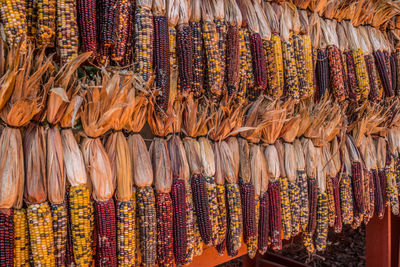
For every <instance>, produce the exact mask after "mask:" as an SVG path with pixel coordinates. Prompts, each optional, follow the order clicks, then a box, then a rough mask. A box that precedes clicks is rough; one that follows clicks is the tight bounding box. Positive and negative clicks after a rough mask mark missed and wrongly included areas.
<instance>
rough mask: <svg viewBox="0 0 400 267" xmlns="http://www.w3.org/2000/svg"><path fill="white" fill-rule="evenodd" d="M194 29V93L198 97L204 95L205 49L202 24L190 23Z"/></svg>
mask: <svg viewBox="0 0 400 267" xmlns="http://www.w3.org/2000/svg"><path fill="white" fill-rule="evenodd" d="M189 25H190V27H191V29H192V50H193V52H192V53H193V82H192V86H191V88H192V91H193V92H194V93H195V95H196V96H200V94H203V93H204V87H203V85H204V49H203V40H202V36H201V22H190V23H189Z"/></svg>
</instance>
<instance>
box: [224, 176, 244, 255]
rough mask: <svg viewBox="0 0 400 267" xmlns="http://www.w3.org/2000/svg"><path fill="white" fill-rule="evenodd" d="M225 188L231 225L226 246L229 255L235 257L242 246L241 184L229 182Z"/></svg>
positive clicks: (228, 227)
mask: <svg viewBox="0 0 400 267" xmlns="http://www.w3.org/2000/svg"><path fill="white" fill-rule="evenodd" d="M225 188H226V199H227V204H228V205H227V210H228V223H229V225H227V229H228V233H227V240H226V247H227V251H228V256H231V257H234V256H236V255H237V253H238V251H239V249H240V247H241V246H242V234H243V223H242V222H243V219H242V206H241V202H240V201H241V200H240V189H239V185H238V184H234V183H227V184H226V185H225Z"/></svg>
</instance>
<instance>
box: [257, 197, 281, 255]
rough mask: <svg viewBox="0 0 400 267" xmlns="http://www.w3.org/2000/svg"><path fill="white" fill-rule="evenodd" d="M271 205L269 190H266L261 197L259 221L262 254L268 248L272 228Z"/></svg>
mask: <svg viewBox="0 0 400 267" xmlns="http://www.w3.org/2000/svg"><path fill="white" fill-rule="evenodd" d="M278 206H280V205H278ZM269 207H270V204H269V196H268V191H267V192H264V194H263V195H262V196H261V197H260V219H259V222H258V251H259V252H260V254H264V253H265V252H266V251H267V248H268V237H269V230H270V223H269V221H270V214H269Z"/></svg>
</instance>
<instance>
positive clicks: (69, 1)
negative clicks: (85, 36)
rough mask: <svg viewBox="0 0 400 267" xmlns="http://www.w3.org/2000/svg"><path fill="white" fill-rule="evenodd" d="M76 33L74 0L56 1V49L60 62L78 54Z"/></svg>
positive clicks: (64, 61)
mask: <svg viewBox="0 0 400 267" xmlns="http://www.w3.org/2000/svg"><path fill="white" fill-rule="evenodd" d="M78 34H79V33H78V25H77V20H76V1H75V0H61V1H57V49H58V50H59V54H60V58H61V62H62V63H66V62H68V61H70V60H72V59H74V58H75V57H76V56H77V55H78V48H79V47H78V45H79V42H78V40H79V36H78Z"/></svg>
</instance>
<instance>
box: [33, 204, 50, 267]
mask: <svg viewBox="0 0 400 267" xmlns="http://www.w3.org/2000/svg"><path fill="white" fill-rule="evenodd" d="M27 216H28V226H29V240H30V245H31V252H32V260H33V265H35V266H55V264H56V261H55V257H54V237H53V226H52V220H51V211H50V206H49V204H48V203H47V202H43V203H41V204H28V208H27Z"/></svg>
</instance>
